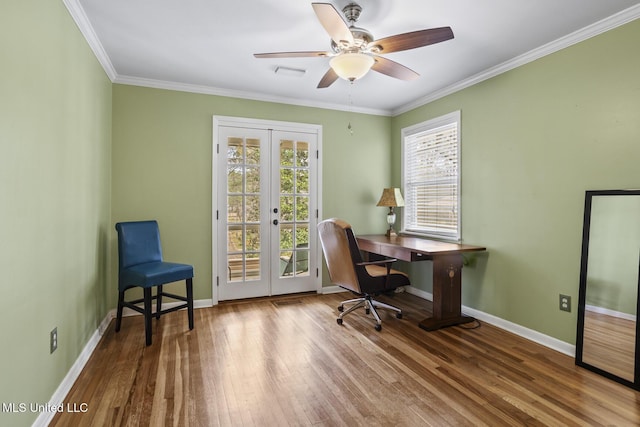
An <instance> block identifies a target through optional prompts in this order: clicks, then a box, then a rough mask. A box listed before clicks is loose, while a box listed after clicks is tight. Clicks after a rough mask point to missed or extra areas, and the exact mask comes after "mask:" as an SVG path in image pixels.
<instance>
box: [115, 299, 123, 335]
mask: <svg viewBox="0 0 640 427" xmlns="http://www.w3.org/2000/svg"><path fill="white" fill-rule="evenodd" d="M123 308H124V291H119V292H118V311H117V313H116V332H120V326H121V325H122V309H123Z"/></svg>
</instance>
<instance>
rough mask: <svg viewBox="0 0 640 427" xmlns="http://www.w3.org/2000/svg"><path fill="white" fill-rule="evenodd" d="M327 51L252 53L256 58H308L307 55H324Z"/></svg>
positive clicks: (327, 54)
mask: <svg viewBox="0 0 640 427" xmlns="http://www.w3.org/2000/svg"><path fill="white" fill-rule="evenodd" d="M329 55H330V53H329V52H322V51H308V52H273V53H254V54H253V56H255V57H256V58H308V57H315V56H319V57H325V56H329Z"/></svg>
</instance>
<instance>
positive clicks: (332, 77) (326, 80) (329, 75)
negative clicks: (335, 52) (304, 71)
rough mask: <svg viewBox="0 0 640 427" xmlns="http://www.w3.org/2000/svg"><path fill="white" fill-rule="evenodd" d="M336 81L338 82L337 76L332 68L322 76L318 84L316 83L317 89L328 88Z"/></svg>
mask: <svg viewBox="0 0 640 427" xmlns="http://www.w3.org/2000/svg"><path fill="white" fill-rule="evenodd" d="M336 80H338V75H337V74H336V72H335V71H333V68H329V71H327V72H326V73H325V75H324V76H322V79H320V83H318V89H323V88H325V87H329V86H331V85H332V84H333V82H335V81H336Z"/></svg>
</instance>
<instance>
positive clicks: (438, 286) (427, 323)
mask: <svg viewBox="0 0 640 427" xmlns="http://www.w3.org/2000/svg"><path fill="white" fill-rule="evenodd" d="M357 240H358V245H359V246H360V249H361V250H362V251H365V252H369V253H372V254H378V255H383V256H386V257H391V258H397V259H399V260H402V261H408V262H413V261H427V260H430V261H433V316H432V317H428V318H426V319H424V320H423V321H421V322H420V323H419V325H420V327H421V328H422V329H425V330H427V331H434V330H436V329H440V328H444V327H446V326H453V325H459V324H461V323H467V322H471V321H473V320H474V319H473V317H468V316H463V315H462V311H461V302H462V293H461V287H462V280H461V278H462V254H463V253H465V252H478V251H484V250H486V248H483V247H481V246H472V245H460V244H457V243H447V242H440V241H437V240H428V239H422V238H419V237H409V236H398V237H387V236H385V235H369V236H358V237H357Z"/></svg>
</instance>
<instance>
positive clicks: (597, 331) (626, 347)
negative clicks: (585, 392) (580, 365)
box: [582, 310, 636, 382]
mask: <svg viewBox="0 0 640 427" xmlns="http://www.w3.org/2000/svg"><path fill="white" fill-rule="evenodd" d="M635 345H636V322H635V320H628V319H622V318H619V317H614V316H608V315H606V314H602V313H595V312H593V311H589V310H587V311H586V312H585V314H584V339H583V345H582V353H583V354H582V361H583V362H585V363H588V364H590V365H591V366H595V367H597V368H600V369H603V370H605V371H607V372H610V373H612V374H614V375H617V376H619V377H620V378H624V379H626V380H628V381H631V382H633V378H634V369H635Z"/></svg>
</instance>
